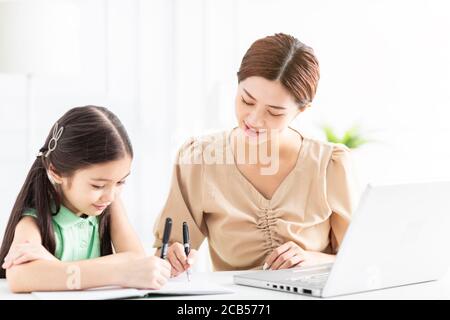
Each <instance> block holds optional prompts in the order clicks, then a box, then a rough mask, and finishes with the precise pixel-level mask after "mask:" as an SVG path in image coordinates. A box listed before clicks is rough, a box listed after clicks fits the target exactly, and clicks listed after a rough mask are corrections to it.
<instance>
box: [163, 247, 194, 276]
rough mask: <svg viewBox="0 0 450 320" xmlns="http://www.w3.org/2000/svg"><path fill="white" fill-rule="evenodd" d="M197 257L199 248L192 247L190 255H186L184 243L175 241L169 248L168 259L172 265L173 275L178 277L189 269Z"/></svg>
mask: <svg viewBox="0 0 450 320" xmlns="http://www.w3.org/2000/svg"><path fill="white" fill-rule="evenodd" d="M196 257H197V250H195V249H191V250H190V251H189V256H188V257H186V253H185V252H184V247H183V245H182V244H181V243H179V242H175V243H173V244H172V245H171V246H170V247H169V249H168V250H167V260H169V262H170V264H171V265H172V277H176V276H178V275H179V274H181V273H183V272H184V271H186V270H188V269H189V268H190V267H191V266H192V265H193V264H194V263H195V259H196Z"/></svg>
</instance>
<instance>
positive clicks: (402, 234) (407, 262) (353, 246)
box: [234, 181, 450, 297]
mask: <svg viewBox="0 0 450 320" xmlns="http://www.w3.org/2000/svg"><path fill="white" fill-rule="evenodd" d="M449 218H450V181H431V182H430V181H428V182H414V183H397V184H369V185H368V186H367V188H366V189H365V191H364V192H363V194H362V196H361V200H360V202H359V205H358V208H357V210H356V211H355V212H354V214H353V216H352V222H351V224H350V226H349V228H348V229H347V232H346V234H345V237H344V240H343V242H342V244H341V247H340V250H339V253H338V255H337V257H336V260H335V262H334V263H333V264H328V265H321V266H314V267H308V268H293V269H287V270H274V271H270V270H267V271H257V272H252V273H245V274H240V275H235V276H234V282H235V283H236V284H241V285H247V286H253V287H259V288H265V289H272V290H279V291H285V292H291V293H297V294H305V295H311V296H316V297H330V296H337V295H344V294H351V293H357V292H363V291H370V290H377V289H383V288H389V287H396V286H403V285H408V284H414V283H420V282H426V281H431V280H436V279H438V278H440V277H441V276H443V275H444V274H445V272H446V271H447V268H448V260H449V258H448V257H447V256H449V251H448V247H449V245H450V238H449V236H448V234H449V230H450V219H449Z"/></svg>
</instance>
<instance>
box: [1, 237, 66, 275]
mask: <svg viewBox="0 0 450 320" xmlns="http://www.w3.org/2000/svg"><path fill="white" fill-rule="evenodd" d="M34 260H58V259H57V258H56V257H55V256H54V255H52V254H51V253H50V252H48V251H47V249H45V248H44V246H43V245H42V244H38V243H31V242H28V241H26V242H24V243H18V244H14V245H12V246H11V248H10V249H9V252H8V254H7V255H6V257H5V261H4V262H3V264H2V268H3V269H9V268H11V267H13V266H15V265H18V264H22V263H26V262H30V261H34Z"/></svg>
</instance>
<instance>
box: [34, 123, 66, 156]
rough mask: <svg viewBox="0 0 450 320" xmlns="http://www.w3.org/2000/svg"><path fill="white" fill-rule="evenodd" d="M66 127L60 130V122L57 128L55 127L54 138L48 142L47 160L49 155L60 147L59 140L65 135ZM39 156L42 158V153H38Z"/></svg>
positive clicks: (56, 124)
mask: <svg viewBox="0 0 450 320" xmlns="http://www.w3.org/2000/svg"><path fill="white" fill-rule="evenodd" d="M63 130H64V127H61V128H59V129H58V122H57V123H55V126H54V127H53V136H52V138H51V139H50V141H49V142H48V151H47V152H46V153H45V157H46V158H47V157H48V156H49V154H50V153H51V152H52V151H53V150H55V149H56V146H57V145H58V140H59V138H61V135H62V133H63ZM38 156H42V152H40V154H39V153H38Z"/></svg>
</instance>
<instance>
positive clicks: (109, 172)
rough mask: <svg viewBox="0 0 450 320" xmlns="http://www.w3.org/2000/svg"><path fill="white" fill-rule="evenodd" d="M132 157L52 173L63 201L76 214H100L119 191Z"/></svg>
mask: <svg viewBox="0 0 450 320" xmlns="http://www.w3.org/2000/svg"><path fill="white" fill-rule="evenodd" d="M130 168H131V158H130V157H129V156H126V157H124V158H122V159H120V160H114V161H110V162H106V163H101V164H96V165H92V166H89V167H87V168H83V169H80V170H77V171H76V172H75V173H74V174H73V175H72V176H71V177H60V176H57V175H55V173H51V175H52V178H53V180H55V182H56V183H57V184H59V186H60V190H61V192H62V198H63V204H64V206H66V207H67V208H68V209H70V210H71V211H72V212H74V213H76V214H77V215H81V214H83V213H84V214H86V215H89V216H97V215H100V214H101V213H102V212H103V211H104V210H105V209H106V208H107V207H108V206H109V205H110V204H111V203H112V202H113V201H114V200H115V199H116V197H117V196H118V195H119V194H120V192H121V191H122V187H123V185H124V183H125V178H126V177H127V176H128V175H129V174H130Z"/></svg>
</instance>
